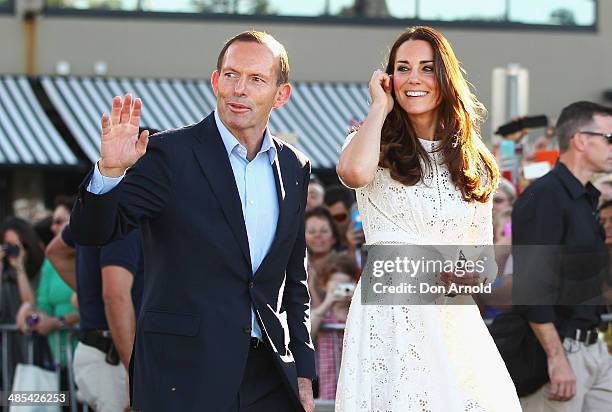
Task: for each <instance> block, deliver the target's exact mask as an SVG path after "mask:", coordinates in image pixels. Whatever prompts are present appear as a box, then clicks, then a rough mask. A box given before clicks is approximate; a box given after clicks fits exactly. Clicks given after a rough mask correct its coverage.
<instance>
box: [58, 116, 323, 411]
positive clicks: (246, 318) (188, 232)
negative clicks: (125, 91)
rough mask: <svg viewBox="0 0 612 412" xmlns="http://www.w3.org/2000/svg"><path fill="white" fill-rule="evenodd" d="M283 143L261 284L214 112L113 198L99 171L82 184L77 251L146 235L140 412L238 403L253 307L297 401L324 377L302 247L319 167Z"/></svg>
mask: <svg viewBox="0 0 612 412" xmlns="http://www.w3.org/2000/svg"><path fill="white" fill-rule="evenodd" d="M274 143H275V145H276V148H277V153H278V161H277V162H274V163H273V168H274V177H275V182H276V186H277V187H276V188H277V193H278V202H279V218H278V224H277V229H276V235H275V238H274V241H273V243H272V246H271V248H270V250H269V252H268V254H267V256H266V257H265V259H264V261H263V262H262V264H261V265H260V267H259V269H258V270H257V272H256V273H255V275H254V276H253V274H252V270H251V263H250V255H249V245H248V240H247V233H246V228H245V223H244V219H243V215H242V206H241V203H240V198H239V194H238V189H237V188H236V183H235V180H234V177H233V172H232V168H231V165H230V162H229V158H228V156H227V152H226V150H225V147H224V146H223V142H222V140H221V136H220V135H219V131H218V129H217V126H216V124H215V120H214V116H213V115H212V114H211V115H209V116H208V117H206V118H205V119H204V120H203V121H201V122H200V123H198V124H195V125H190V126H186V127H184V128H181V129H177V130H171V131H167V132H164V133H160V134H158V135H155V136H152V137H151V139H150V141H149V145H148V148H147V153H146V154H145V155H144V156H143V157H142V158H141V159H140V160H139V161H138V162H137V163H136V164H135V165H134V166H133V167H132V168H130V169H129V170H128V172H127V174H126V176H125V177H124V179H123V180H122V181H121V183H120V184H119V185H118V186H117V187H115V188H114V189H113V190H111V191H110V192H108V193H106V194H103V195H94V194H92V193H89V192H88V191H87V190H86V187H87V184H88V182H89V180H90V178H91V172H90V174H89V175H88V176H87V177H86V178H85V180H84V182H83V183H82V184H81V187H80V188H79V195H78V198H77V201H76V204H75V207H74V210H73V213H72V217H71V222H70V225H71V228H72V231H73V233H74V236H75V239H76V241H77V243H80V244H83V245H104V244H106V243H108V242H111V241H113V240H115V239H119V238H123V237H124V236H126V235H127V234H128V232H130V231H131V230H133V229H135V228H137V227H140V228H141V232H142V239H143V249H144V260H145V281H144V294H143V301H142V309H141V312H140V314H139V317H138V322H137V328H136V339H135V345H134V352H133V355H132V363H133V376H131V382H132V384H133V393H132V395H133V397H132V400H133V404H134V407H135V408H136V409H139V410H143V411H147V412H148V411H177V410H178V411H191V410H194V411H195V410H198V411H203V410H206V411H208V410H210V411H224V410H226V409H227V408H228V407H229V406H230V404H232V403H233V402H235V400H236V396H237V394H238V391H239V387H240V383H241V380H242V377H243V373H244V368H245V366H246V361H247V357H248V354H249V342H250V338H251V305H253V306H254V307H255V310H256V313H257V315H258V320H259V323H260V326H261V329H262V333H263V335H264V338H265V339H267V340H268V341H269V342H270V344H271V346H272V348H273V352H274V359H275V361H276V363H277V365H278V367H279V370H280V371H281V376H283V377H284V380H285V383H286V386H287V389H288V390H289V391H290V392H291V393H292V394H293V395H294V397H293V399H295V400H296V402H297V396H298V388H297V377H298V376H300V377H307V378H314V376H315V366H314V349H313V346H312V342H311V339H310V336H309V329H310V320H309V316H308V312H309V294H308V290H307V286H306V269H305V249H306V246H305V240H304V209H305V205H306V195H307V188H308V179H309V175H310V162H309V161H308V159H307V158H306V157H305V156H304V155H303V154H301V153H300V152H299V151H297V150H296V149H294V148H293V147H291V146H290V145H287V144H286V143H283V142H281V141H279V140H277V139H274ZM298 405H299V403H298Z"/></svg>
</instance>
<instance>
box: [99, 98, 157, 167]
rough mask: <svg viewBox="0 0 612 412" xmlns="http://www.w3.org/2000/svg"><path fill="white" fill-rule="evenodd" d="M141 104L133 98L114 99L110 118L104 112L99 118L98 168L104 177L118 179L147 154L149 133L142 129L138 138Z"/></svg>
mask: <svg viewBox="0 0 612 412" xmlns="http://www.w3.org/2000/svg"><path fill="white" fill-rule="evenodd" d="M141 108H142V102H141V101H140V99H135V100H134V104H133V105H132V95H131V94H126V95H125V97H124V98H123V101H121V97H119V96H115V98H114V99H113V108H112V110H111V115H110V119H109V116H108V114H107V113H104V114H103V115H102V143H101V145H100V162H99V163H98V168H99V169H100V173H102V175H103V176H108V177H119V176H122V175H123V174H124V173H125V171H126V170H127V169H128V168H130V167H132V165H134V163H136V161H137V160H138V159H140V158H141V157H142V156H143V155H144V154H145V153H146V151H147V144H148V143H149V131H148V130H144V131H143V132H142V133H141V134H140V136H138V128H139V126H140V111H141Z"/></svg>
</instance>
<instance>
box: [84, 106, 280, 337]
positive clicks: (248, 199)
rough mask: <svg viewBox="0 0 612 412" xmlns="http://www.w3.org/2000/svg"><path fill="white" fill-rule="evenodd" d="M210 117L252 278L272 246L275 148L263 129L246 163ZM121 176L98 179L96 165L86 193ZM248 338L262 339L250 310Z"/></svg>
mask: <svg viewBox="0 0 612 412" xmlns="http://www.w3.org/2000/svg"><path fill="white" fill-rule="evenodd" d="M214 116H215V122H216V124H217V128H218V129H219V133H220V134H221V139H222V140H223V145H224V146H225V150H226V151H227V155H228V157H229V160H230V164H231V166H232V171H233V172H234V178H235V180H236V187H237V188H238V194H239V195H240V202H241V203H242V217H243V218H244V223H245V226H246V231H247V238H248V241H249V251H250V254H251V270H252V273H253V274H255V272H257V269H258V268H259V265H261V262H262V261H263V260H264V257H265V256H266V255H267V253H268V251H269V250H270V247H271V246H272V241H273V240H274V235H275V234H276V225H277V223H278V213H279V210H278V197H277V191H276V183H275V180H274V170H273V167H274V165H273V163H274V162H275V161H276V160H277V153H276V146H274V141H273V140H272V136H271V135H270V132H269V131H268V129H266V131H265V135H264V138H263V142H262V144H261V149H259V152H258V153H257V155H256V156H255V158H253V160H251V161H249V160H247V149H246V148H245V147H244V146H243V145H242V144H240V142H239V141H238V139H236V137H234V135H232V133H231V132H230V131H229V130H228V129H227V127H225V125H224V124H223V122H221V119H219V116H218V115H217V112H216V111H215V114H214ZM124 176H125V175H123V176H121V177H114V178H113V177H106V176H102V174H101V173H100V169H98V164H97V163H96V165H95V167H94V172H93V175H92V178H91V181H90V182H89V185H88V186H87V191H88V192H91V193H93V194H97V195H101V194H104V193H107V192H109V191H111V190H112V189H113V188H114V187H115V186H117V184H119V182H121V180H122V179H123V177H124ZM251 336H253V337H257V338H259V339H262V334H261V329H260V328H259V324H258V323H257V321H256V315H255V310H254V309H251Z"/></svg>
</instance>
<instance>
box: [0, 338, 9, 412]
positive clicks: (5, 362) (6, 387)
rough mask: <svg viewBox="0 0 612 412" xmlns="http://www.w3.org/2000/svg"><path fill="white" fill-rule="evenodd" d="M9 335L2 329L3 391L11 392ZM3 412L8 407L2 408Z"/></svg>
mask: <svg viewBox="0 0 612 412" xmlns="http://www.w3.org/2000/svg"><path fill="white" fill-rule="evenodd" d="M7 335H8V333H7V331H6V330H5V329H2V386H3V388H2V390H5V391H9V390H10V389H9V385H8V384H9V376H8V342H7V340H8V336H7ZM2 410H3V411H8V405H4V406H3V407H2Z"/></svg>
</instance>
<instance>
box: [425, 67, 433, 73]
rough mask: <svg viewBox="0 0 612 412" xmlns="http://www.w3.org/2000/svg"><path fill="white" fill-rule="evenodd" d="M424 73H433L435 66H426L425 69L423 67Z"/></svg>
mask: <svg viewBox="0 0 612 412" xmlns="http://www.w3.org/2000/svg"><path fill="white" fill-rule="evenodd" d="M423 71H426V72H433V66H425V67H423Z"/></svg>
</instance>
